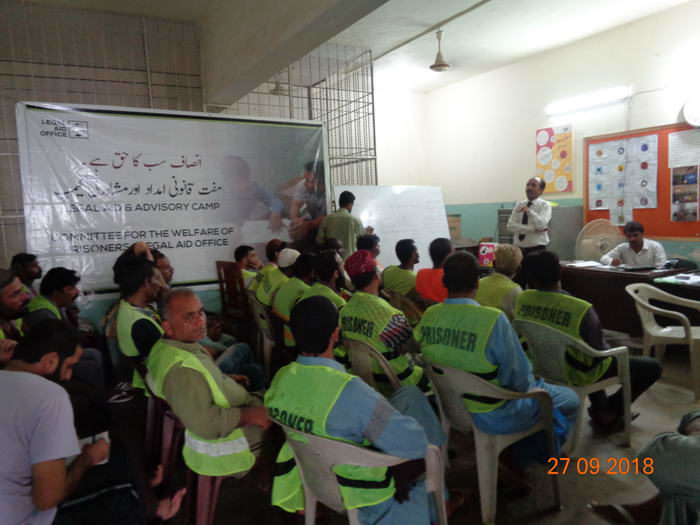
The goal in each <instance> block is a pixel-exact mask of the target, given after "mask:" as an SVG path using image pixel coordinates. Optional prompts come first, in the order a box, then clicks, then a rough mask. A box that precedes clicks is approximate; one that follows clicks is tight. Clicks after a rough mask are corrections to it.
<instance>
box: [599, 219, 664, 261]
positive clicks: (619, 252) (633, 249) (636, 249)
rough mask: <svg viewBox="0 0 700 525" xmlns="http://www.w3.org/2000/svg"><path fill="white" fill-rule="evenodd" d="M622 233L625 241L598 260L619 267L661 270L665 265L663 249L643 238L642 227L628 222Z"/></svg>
mask: <svg viewBox="0 0 700 525" xmlns="http://www.w3.org/2000/svg"><path fill="white" fill-rule="evenodd" d="M622 232H623V233H624V234H625V237H627V241H628V242H625V243H622V244H618V245H617V246H616V247H615V248H613V249H612V250H610V251H609V252H608V253H606V254H605V255H603V256H602V257H601V258H600V262H602V263H603V264H610V265H612V266H619V265H621V264H626V265H628V266H653V267H654V268H661V267H662V266H663V265H664V264H666V252H665V251H664V247H663V246H661V244H660V243H658V242H656V241H652V240H651V239H645V238H644V226H642V225H641V224H640V223H638V222H635V221H630V222H628V223H627V224H625V225H624V226H623V227H622Z"/></svg>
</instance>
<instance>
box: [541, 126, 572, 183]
mask: <svg viewBox="0 0 700 525" xmlns="http://www.w3.org/2000/svg"><path fill="white" fill-rule="evenodd" d="M535 137H536V147H535V153H536V157H537V161H536V163H537V166H536V170H535V174H536V175H537V176H538V177H542V179H544V181H545V182H546V183H547V186H546V187H545V190H544V192H545V193H561V192H570V191H573V190H574V187H573V172H572V168H571V152H572V145H573V140H572V132H571V125H567V126H557V127H551V128H542V129H538V130H537V133H536V135H535Z"/></svg>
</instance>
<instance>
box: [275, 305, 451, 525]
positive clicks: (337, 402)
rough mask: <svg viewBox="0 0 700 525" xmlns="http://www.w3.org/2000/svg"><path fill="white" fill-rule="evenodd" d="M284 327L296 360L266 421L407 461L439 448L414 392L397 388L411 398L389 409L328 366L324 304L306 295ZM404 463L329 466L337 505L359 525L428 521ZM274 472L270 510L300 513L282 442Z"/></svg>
mask: <svg viewBox="0 0 700 525" xmlns="http://www.w3.org/2000/svg"><path fill="white" fill-rule="evenodd" d="M290 326H291V329H292V333H293V334H294V337H295V339H296V341H297V344H298V349H299V352H300V355H299V357H298V358H297V359H296V361H294V362H293V363H291V364H289V365H287V366H285V367H284V368H282V369H280V370H279V372H278V373H277V374H276V375H275V378H274V380H273V381H272V385H271V386H270V389H269V390H268V391H267V393H266V394H265V406H266V407H267V409H268V413H269V416H270V417H271V418H272V419H273V420H275V421H277V422H279V423H281V424H283V425H286V426H287V427H292V428H296V429H298V430H300V431H302V432H306V433H310V434H314V435H317V436H320V437H323V438H328V439H332V440H337V441H342V442H345V443H352V444H355V445H357V446H361V447H369V446H372V447H374V448H376V449H378V450H381V451H382V452H384V453H386V454H390V455H392V456H397V457H401V458H405V459H407V460H420V459H421V458H423V457H425V453H426V448H427V446H428V443H432V444H434V445H437V446H440V445H441V444H442V443H443V442H444V440H445V436H444V435H443V434H442V432H441V431H440V429H439V423H438V421H437V418H436V417H435V413H434V412H433V411H432V410H431V409H430V407H429V404H428V403H427V400H426V399H425V396H423V395H421V393H420V391H418V390H417V389H416V388H415V387H402V388H401V389H400V390H399V391H398V392H397V394H398V393H399V392H402V393H405V394H406V395H410V396H411V402H410V403H408V404H407V405H408V406H407V407H406V410H404V408H403V407H398V406H397V402H396V397H398V396H394V397H392V399H391V400H387V399H386V398H384V397H383V396H381V395H380V394H379V393H378V392H376V391H375V390H373V389H372V388H371V387H369V386H368V385H367V384H366V383H365V382H364V381H362V380H361V379H360V378H358V377H356V376H353V375H351V374H348V373H347V372H346V371H345V369H344V368H343V366H342V365H341V364H340V363H338V362H336V361H335V360H334V359H333V348H334V346H335V344H336V342H337V341H338V338H339V333H338V332H339V329H338V311H337V309H336V308H335V306H334V305H333V304H332V303H331V302H330V300H329V299H328V298H326V297H321V296H314V297H309V298H307V299H303V300H301V301H299V302H298V303H297V304H296V306H295V307H294V308H293V310H292V315H291V319H290ZM392 405H393V406H392ZM404 413H408V414H410V416H412V417H409V415H404ZM411 463H413V462H410V461H409V462H408V463H404V464H402V465H401V466H398V468H397V467H391V468H389V469H387V468H385V467H381V468H366V467H356V466H348V465H338V466H336V468H335V472H336V476H337V478H338V482H339V484H340V492H341V497H342V499H343V504H344V506H345V507H346V508H348V509H350V508H356V509H358V513H359V520H360V523H361V524H363V525H370V524H388V523H402V524H404V523H405V524H409V525H411V524H414V523H415V524H418V523H421V524H422V523H430V522H431V521H432V522H435V521H436V520H435V516H434V513H432V512H431V511H432V509H431V508H430V505H429V504H428V497H427V494H426V491H425V485H424V483H423V482H421V481H418V482H415V483H414V481H415V475H414V476H413V477H412V478H411V479H407V478H408V477H410V475H407V474H408V472H407V471H401V470H400V469H401V468H402V467H407V466H409V465H411ZM275 470H276V472H277V474H276V476H275V479H274V483H273V489H272V504H273V505H277V506H279V507H282V508H283V509H285V510H287V511H288V512H295V511H299V510H303V509H304V490H303V487H302V483H301V478H300V475H299V470H298V468H297V467H296V463H295V460H294V457H293V455H292V453H291V449H290V448H289V446H288V445H287V444H286V443H285V445H284V446H283V448H282V450H281V451H280V453H279V456H278V458H277V468H276V469H275ZM416 473H417V472H416ZM455 499H457V498H455ZM448 506H451V504H450V502H448ZM431 514H433V516H431Z"/></svg>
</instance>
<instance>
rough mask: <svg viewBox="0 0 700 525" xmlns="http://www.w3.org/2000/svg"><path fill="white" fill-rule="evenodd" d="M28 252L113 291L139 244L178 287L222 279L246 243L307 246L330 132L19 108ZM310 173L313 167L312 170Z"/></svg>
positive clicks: (205, 118) (323, 198)
mask: <svg viewBox="0 0 700 525" xmlns="http://www.w3.org/2000/svg"><path fill="white" fill-rule="evenodd" d="M16 111H17V125H18V136H19V146H20V167H21V176H22V186H23V195H24V213H25V225H26V226H25V228H26V240H27V251H29V252H30V253H34V254H36V255H37V256H38V257H39V259H40V261H41V263H42V265H43V266H44V267H45V268H51V267H56V266H64V267H67V268H70V269H73V270H77V271H78V273H79V274H80V275H81V285H82V287H83V288H85V289H87V290H95V289H105V288H106V289H113V288H114V283H113V281H112V265H113V264H114V261H115V260H116V258H117V257H118V256H119V255H120V254H121V253H122V252H123V251H124V250H125V249H126V248H127V247H129V246H130V245H131V244H133V243H134V242H137V241H146V242H147V243H148V244H149V245H150V246H151V247H153V248H157V249H158V250H160V251H162V252H163V253H165V255H166V256H168V258H169V259H170V261H171V264H172V266H173V267H174V268H175V272H176V273H175V282H176V283H177V282H188V283H201V282H207V281H209V282H210V281H212V280H215V279H216V268H215V261H217V260H226V261H230V260H233V251H234V249H235V248H236V246H238V245H240V244H252V245H254V246H255V247H256V248H257V249H258V250H259V253H261V254H262V253H264V249H263V247H264V243H266V242H267V241H268V240H269V239H271V238H274V237H277V238H280V239H283V240H287V241H292V240H297V242H303V238H304V237H305V236H310V235H313V228H314V226H315V224H317V223H318V222H319V221H320V220H321V218H322V217H323V216H324V215H325V214H326V210H327V202H328V197H327V194H326V183H327V173H325V170H324V169H323V166H324V164H323V160H324V158H325V154H324V129H323V126H322V125H321V124H320V123H316V122H297V121H271V120H262V119H260V120H247V119H241V118H227V117H221V116H218V115H213V114H205V113H186V112H175V111H155V110H153V111H152V110H143V109H130V108H116V107H100V106H80V107H63V106H57V105H55V104H42V103H18V104H17V107H16ZM306 168H309V169H308V170H307V169H306Z"/></svg>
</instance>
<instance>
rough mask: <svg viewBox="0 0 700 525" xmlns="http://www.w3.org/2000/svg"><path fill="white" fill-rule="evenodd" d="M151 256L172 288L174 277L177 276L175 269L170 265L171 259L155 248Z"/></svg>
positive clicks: (166, 282)
mask: <svg viewBox="0 0 700 525" xmlns="http://www.w3.org/2000/svg"><path fill="white" fill-rule="evenodd" d="M151 254H152V255H153V262H155V263H156V267H157V268H158V270H159V271H160V274H161V275H162V276H163V280H164V281H165V284H167V285H168V286H170V283H171V282H173V276H174V275H175V268H173V266H172V264H170V259H169V258H168V256H167V255H165V254H164V253H163V252H161V251H160V250H156V249H155V248H153V249H151Z"/></svg>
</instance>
